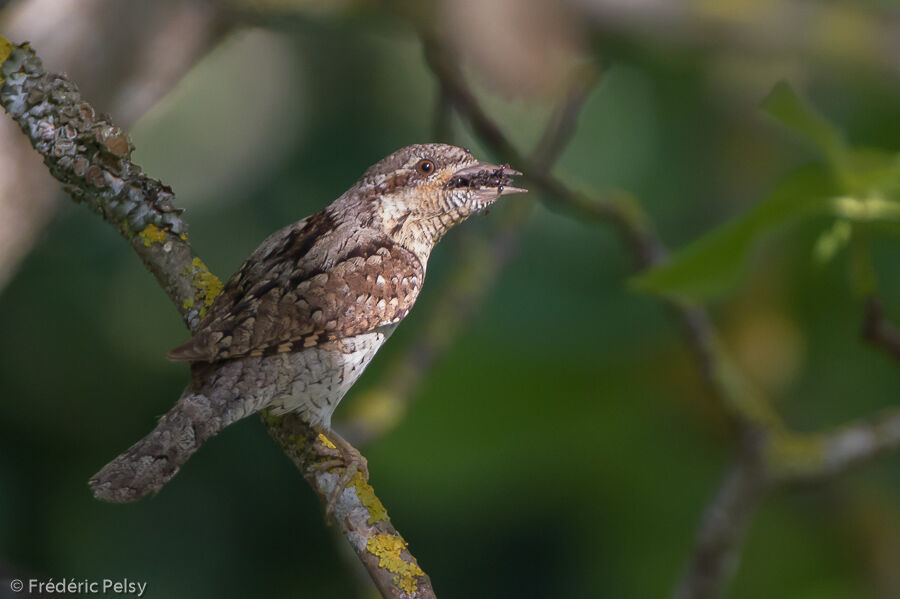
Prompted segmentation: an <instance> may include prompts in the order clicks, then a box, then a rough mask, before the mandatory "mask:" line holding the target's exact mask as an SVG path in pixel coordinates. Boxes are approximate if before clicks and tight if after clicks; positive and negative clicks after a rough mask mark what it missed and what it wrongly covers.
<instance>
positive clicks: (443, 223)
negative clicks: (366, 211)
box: [356, 144, 527, 259]
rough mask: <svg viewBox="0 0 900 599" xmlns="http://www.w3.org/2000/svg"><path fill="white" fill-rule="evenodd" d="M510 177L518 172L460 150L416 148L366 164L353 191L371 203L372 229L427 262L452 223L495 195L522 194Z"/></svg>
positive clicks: (490, 201) (443, 146) (481, 207)
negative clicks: (378, 229)
mask: <svg viewBox="0 0 900 599" xmlns="http://www.w3.org/2000/svg"><path fill="white" fill-rule="evenodd" d="M515 175H521V173H519V172H518V171H515V170H513V169H511V168H509V167H508V166H506V165H503V166H498V165H494V164H488V163H485V162H480V161H478V160H476V159H475V157H474V156H472V154H471V153H470V152H469V151H468V150H465V149H463V148H458V147H456V146H450V145H446V144H419V145H413V146H407V147H405V148H402V149H400V150H397V151H396V152H394V153H393V154H391V155H390V156H388V157H387V158H384V159H383V160H381V161H380V162H378V163H376V164H374V165H373V166H371V167H370V168H369V169H368V170H367V171H366V172H365V173H364V174H363V176H362V178H361V179H360V180H359V182H358V183H357V186H356V187H357V189H358V191H359V192H361V193H360V196H359V197H360V198H364V200H363V201H365V202H366V203H371V204H370V207H371V208H372V209H373V210H372V214H373V215H374V216H375V219H374V221H373V223H372V225H373V226H376V227H378V228H380V229H381V230H383V232H384V233H386V234H387V235H388V236H389V237H391V238H392V239H393V240H394V241H395V242H397V243H399V244H400V245H403V246H404V247H406V248H407V249H409V250H411V251H413V252H414V253H416V254H417V255H419V257H420V258H423V257H424V258H425V259H427V256H428V254H429V253H430V252H431V248H432V247H434V244H435V243H437V242H438V241H439V240H440V238H441V237H443V235H444V234H445V233H446V232H447V231H448V230H450V229H451V228H452V227H453V226H454V225H457V224H459V223H461V222H462V221H464V220H465V219H466V218H468V217H469V216H470V215H472V214H474V213H476V212H480V211H482V210H484V209H486V208H487V207H488V206H490V205H491V204H493V203H494V202H495V201H496V200H497V199H498V198H500V196H504V195H509V194H513V193H522V192H525V191H527V190H525V189H522V188H521V187H515V186H514V185H513V184H512V183H513V180H512V177H513V176H515ZM423 254H424V256H423Z"/></svg>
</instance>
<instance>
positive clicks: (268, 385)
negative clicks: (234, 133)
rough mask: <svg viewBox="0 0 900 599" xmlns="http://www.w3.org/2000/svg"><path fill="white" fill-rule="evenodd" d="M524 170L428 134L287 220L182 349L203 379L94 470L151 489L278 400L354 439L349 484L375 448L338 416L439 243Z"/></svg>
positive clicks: (133, 493)
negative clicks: (365, 448)
mask: <svg viewBox="0 0 900 599" xmlns="http://www.w3.org/2000/svg"><path fill="white" fill-rule="evenodd" d="M520 174H521V173H519V172H517V171H514V170H512V169H510V168H509V167H507V166H496V165H492V164H486V163H483V162H479V161H478V160H476V159H475V158H474V157H473V156H472V154H471V153H469V151H468V150H465V149H462V148H458V147H454V146H449V145H443V144H423V145H413V146H408V147H405V148H402V149H400V150H398V151H397V152H394V153H393V154H391V155H390V156H388V157H387V158H385V159H383V160H381V161H380V162H378V163H377V164H375V165H373V166H372V167H370V168H369V169H368V170H367V171H366V172H365V173H364V174H363V176H362V177H361V178H360V179H359V181H357V182H356V184H355V185H353V187H351V188H350V189H348V190H347V191H346V192H345V193H344V194H343V195H342V196H341V197H339V198H338V199H337V200H335V201H334V202H333V203H332V204H331V205H330V206H328V207H327V208H325V209H324V210H322V211H321V212H318V213H316V214H313V215H312V216H309V217H307V218H304V219H303V220H300V221H298V222H296V223H294V224H292V225H288V226H287V227H285V228H283V229H281V230H279V231H276V232H275V233H273V234H272V235H270V236H269V237H268V238H266V239H265V240H264V241H263V242H262V244H261V245H260V246H259V247H258V248H257V249H256V250H255V251H254V252H253V253H252V254H251V255H250V257H249V258H248V259H247V261H246V262H244V264H243V265H242V266H241V267H240V269H239V270H238V271H237V272H236V273H235V274H234V275H233V276H232V277H231V278H230V279H229V280H228V282H227V283H226V284H225V287H224V289H223V291H222V293H221V294H220V295H219V296H218V297H217V298H216V299H215V301H214V302H213V304H212V305H211V306H210V307H209V310H208V313H207V315H206V317H205V318H204V320H203V321H202V322H201V323H200V324H199V326H198V327H197V329H196V330H195V331H194V336H193V337H192V338H191V339H189V340H188V341H187V342H185V343H183V344H182V345H179V346H178V347H176V348H175V349H173V350H172V351H171V352H169V359H170V360H174V361H177V362H189V363H190V364H191V374H192V381H191V384H190V385H189V386H188V388H187V389H186V390H185V391H184V393H183V394H182V396H181V398H180V399H179V400H178V402H177V403H176V404H175V407H173V408H172V409H171V410H170V411H169V412H168V413H167V414H165V415H164V416H163V417H162V418H160V420H159V423H158V424H157V426H156V428H155V429H154V430H153V431H152V432H151V433H150V434H148V435H147V436H146V437H144V438H143V439H141V440H140V441H138V442H137V443H135V444H134V445H133V446H132V447H131V448H129V449H128V450H127V451H126V452H125V453H123V454H122V455H120V456H119V457H117V458H116V459H115V460H113V461H112V462H110V463H109V464H107V465H106V466H105V467H104V468H103V469H102V470H100V472H98V473H97V474H96V475H95V476H94V477H93V478H91V480H90V483H89V484H90V486H91V488H92V489H93V492H94V495H95V496H96V497H97V498H98V499H103V500H106V501H113V502H126V501H134V500H137V499H140V498H141V497H143V496H144V495H146V494H147V493H148V492H150V491H155V490H158V489H159V488H160V487H162V486H163V485H164V484H165V483H166V482H168V481H169V480H170V479H171V478H172V477H173V476H174V475H175V474H176V473H177V472H178V469H179V468H180V467H181V466H182V465H183V464H184V463H185V462H186V461H187V459H188V458H189V457H190V456H191V455H192V454H193V453H194V452H195V451H196V450H197V449H198V448H199V447H200V446H201V445H202V444H203V443H204V442H205V441H206V440H207V439H209V438H210V437H212V436H213V435H215V434H216V433H218V432H219V431H221V430H222V429H223V428H225V427H226V426H228V425H229V424H231V423H232V422H235V421H237V420H240V419H241V418H244V417H246V416H249V415H251V414H254V413H256V412H258V411H260V410H262V409H264V408H269V410H270V411H271V412H272V413H274V414H284V413H287V412H294V411H296V412H298V413H299V414H300V415H301V417H302V418H303V419H304V420H306V421H307V422H308V423H309V424H310V425H311V426H313V427H314V428H315V429H316V430H318V431H319V432H322V433H323V434H325V435H326V436H327V437H328V438H329V439H330V440H332V441H333V442H334V444H335V445H336V446H337V447H338V448H339V449H340V452H341V455H342V457H343V462H344V463H345V465H346V468H345V471H344V475H343V478H342V483H343V484H340V485H339V487H340V488H343V486H344V485H345V484H346V483H347V482H349V479H350V477H351V476H352V475H353V474H354V473H355V472H357V471H362V472H363V474H364V475H365V476H366V477H368V472H367V469H366V465H365V460H364V459H363V458H362V456H361V455H360V454H359V452H358V451H357V450H356V449H354V448H353V447H352V446H351V445H350V444H349V443H347V442H346V441H344V440H343V439H342V438H341V437H340V436H338V435H337V434H336V433H335V432H334V431H332V430H331V415H332V412H334V409H335V407H336V406H337V404H338V402H340V401H341V398H343V397H344V395H345V394H346V393H347V391H348V390H349V389H350V387H351V386H353V383H355V382H356V380H357V379H358V378H359V376H360V375H361V374H362V372H363V371H364V370H365V369H366V367H367V366H368V365H369V362H371V360H372V358H373V357H374V356H375V352H377V351H378V348H380V347H381V345H382V344H383V343H384V342H385V341H386V340H387V338H388V337H389V336H390V335H391V333H392V332H393V330H394V329H395V328H396V326H397V324H398V323H399V322H400V321H401V320H403V319H404V318H405V317H406V315H407V314H409V311H410V309H411V308H412V306H413V304H414V303H415V301H416V297H417V296H418V294H419V290H420V289H421V288H422V283H423V282H424V279H425V270H426V267H427V265H428V257H429V255H430V254H431V250H432V248H434V245H435V244H436V243H437V242H438V241H439V240H440V239H441V237H442V236H443V235H444V234H445V233H446V232H447V231H448V230H449V229H450V228H451V227H453V226H454V225H456V224H458V223H461V222H462V221H464V220H465V219H466V218H467V217H468V216H470V215H471V214H474V213H476V212H479V211H482V210H484V209H485V208H487V207H488V206H489V205H491V204H492V203H493V202H494V201H495V200H496V199H497V198H499V197H500V196H503V195H507V194H512V193H520V192H524V191H525V190H524V189H521V188H519V187H514V186H512V185H511V183H512V178H511V177H512V176H515V175H520Z"/></svg>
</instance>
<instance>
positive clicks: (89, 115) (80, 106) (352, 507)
mask: <svg viewBox="0 0 900 599" xmlns="http://www.w3.org/2000/svg"><path fill="white" fill-rule="evenodd" d="M0 103H2V105H3V107H4V108H5V109H6V111H7V112H8V113H9V114H10V116H11V117H12V118H13V119H14V120H15V121H16V122H17V123H18V124H19V126H20V127H21V128H22V131H23V132H24V133H25V135H26V136H27V137H28V139H29V140H30V141H31V144H32V145H33V146H34V148H35V149H36V150H37V151H38V152H39V153H40V154H41V156H43V158H44V162H45V163H46V165H47V167H48V168H49V169H50V172H51V174H52V175H53V176H54V177H55V178H56V179H57V180H59V181H60V182H61V183H62V184H63V188H64V189H65V190H66V192H68V193H69V195H71V196H72V198H73V199H74V200H75V201H76V202H78V203H81V204H84V205H86V206H87V207H88V208H89V209H91V210H93V211H94V212H96V213H97V214H99V215H100V216H101V217H102V218H103V219H104V220H106V221H107V222H108V223H110V224H111V225H112V226H113V227H115V228H116V230H118V231H119V233H120V234H121V235H122V236H123V237H124V238H125V239H126V240H128V242H129V243H130V244H131V246H132V248H133V249H134V250H135V252H136V253H137V254H138V256H140V258H141V260H142V261H143V262H144V264H145V265H146V266H147V268H148V269H149V270H150V272H151V273H153V275H154V276H155V277H156V279H157V281H158V282H159V284H160V286H161V287H162V288H163V289H164V290H165V292H166V294H167V295H168V296H169V299H171V300H172V302H173V303H174V304H175V307H176V309H177V310H178V311H179V312H180V313H181V315H182V318H183V319H184V321H185V323H186V324H187V326H188V327H189V328H191V329H193V328H194V327H196V326H197V324H198V323H199V321H200V320H201V319H202V317H203V316H204V315H205V312H206V308H207V307H208V306H209V305H210V304H211V303H212V301H213V299H214V298H215V296H216V294H218V292H219V291H220V290H221V288H222V285H221V283H220V282H219V279H218V278H216V276H215V275H213V274H212V273H210V272H209V269H208V268H207V267H206V265H205V264H204V263H203V262H202V261H201V260H200V258H199V257H198V256H196V254H195V253H194V251H193V249H192V248H191V246H190V243H189V242H188V237H187V225H186V223H185V222H184V221H183V220H182V218H181V216H180V214H181V211H180V210H179V209H177V208H175V207H174V204H173V202H174V199H175V198H174V194H173V193H172V190H171V189H170V188H169V187H167V186H166V185H164V184H162V183H161V182H159V181H157V180H156V179H152V178H150V177H148V176H147V175H146V174H144V173H142V172H141V170H140V167H138V166H137V165H135V164H134V163H132V162H131V152H132V149H133V147H132V145H131V143H130V142H129V140H128V138H127V136H126V135H125V133H124V132H123V131H122V130H121V129H120V128H119V127H117V126H116V125H114V124H112V123H110V122H109V120H108V119H107V118H106V117H104V116H102V115H98V114H97V113H96V111H95V110H94V108H93V107H92V106H91V105H90V104H88V103H87V102H83V101H82V100H81V96H80V94H79V92H78V89H77V87H76V86H75V84H74V83H72V82H71V81H69V80H68V79H67V78H66V77H64V76H61V75H54V74H48V73H46V72H45V71H44V68H43V65H42V63H41V61H40V59H39V58H38V57H37V56H36V55H35V53H34V51H33V50H32V49H31V47H29V46H28V45H27V44H23V45H21V46H12V45H11V44H10V43H9V42H8V41H7V40H6V39H5V38H2V37H0ZM264 421H265V422H266V426H267V427H268V429H269V433H270V434H271V435H272V437H273V438H274V439H275V440H276V441H278V443H279V444H280V445H281V446H282V448H283V449H284V451H285V453H286V454H287V455H288V457H289V458H290V459H291V460H292V461H293V462H294V463H295V464H296V465H297V467H298V468H299V469H300V471H301V472H302V473H303V475H304V477H305V478H306V480H307V481H308V482H309V484H310V485H311V486H312V487H313V490H314V491H315V492H316V493H317V494H318V495H319V497H320V498H326V497H330V496H331V494H332V492H333V490H334V489H335V485H336V484H337V483H338V480H339V479H340V475H339V473H337V472H321V471H320V470H319V469H317V468H316V464H318V463H320V462H323V461H326V460H330V459H331V458H332V456H331V454H330V453H329V451H328V448H327V447H324V446H323V443H326V441H325V440H323V439H320V438H319V437H318V435H317V434H316V433H315V432H314V431H312V429H310V428H309V427H308V426H306V425H305V424H304V423H303V422H302V421H300V419H299V418H298V417H296V416H293V415H289V416H285V417H282V418H275V417H268V416H264ZM335 515H336V516H337V518H336V522H337V524H338V526H340V527H341V531H342V533H343V534H344V536H345V537H346V538H347V540H348V541H349V542H350V544H351V545H352V547H353V549H354V551H356V554H357V555H358V556H359V558H360V561H361V562H362V563H363V564H364V566H365V567H366V569H367V570H368V572H369V574H370V575H371V576H372V579H373V580H374V581H375V584H376V586H377V587H378V588H379V590H380V591H381V593H382V594H383V596H384V597H390V598H398V599H399V598H400V597H403V598H417V599H418V598H422V599H427V598H432V597H434V591H433V590H432V588H431V582H430V580H429V578H428V576H427V575H426V574H425V572H423V571H422V569H421V568H419V566H418V564H417V563H416V560H415V558H414V557H413V556H412V555H411V554H410V553H409V551H408V550H407V548H406V541H405V540H404V539H403V537H402V536H400V534H399V533H398V532H397V530H396V529H395V528H394V527H393V526H392V525H391V523H390V520H389V519H388V517H387V512H386V511H385V509H384V506H383V505H382V504H381V502H380V501H379V500H378V498H377V496H376V495H375V493H374V491H373V489H372V487H371V486H369V485H368V484H367V483H366V482H365V481H364V480H363V479H362V477H361V476H357V477H356V478H354V479H353V482H352V485H350V486H348V487H347V488H346V489H344V491H343V495H341V497H340V500H339V501H338V504H337V505H336V507H335Z"/></svg>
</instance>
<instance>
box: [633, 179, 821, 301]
mask: <svg viewBox="0 0 900 599" xmlns="http://www.w3.org/2000/svg"><path fill="white" fill-rule="evenodd" d="M837 194H838V189H837V186H836V184H835V182H834V179H833V177H832V176H831V175H830V172H829V171H828V170H827V169H826V168H825V167H824V166H821V165H814V166H809V167H804V168H801V169H798V170H796V171H794V172H793V173H791V174H789V175H788V176H787V177H785V179H784V180H783V181H782V182H781V183H780V184H779V185H778V186H777V187H776V188H775V189H774V190H773V191H772V193H771V194H770V195H769V197H768V198H767V199H766V200H764V201H762V202H760V203H759V204H757V205H756V206H755V207H754V208H752V209H751V210H750V211H749V212H747V213H746V214H745V215H743V216H741V217H739V218H737V219H735V220H733V221H731V222H729V223H726V224H724V225H722V226H720V227H718V228H716V229H714V230H713V231H711V232H709V233H707V234H706V235H704V236H702V237H700V238H699V239H697V240H695V241H693V242H691V243H690V244H688V245H687V246H685V247H684V248H682V249H680V250H678V251H677V252H675V253H674V254H672V256H671V257H670V258H669V260H668V261H666V263H664V264H662V265H661V266H658V267H656V268H653V269H651V270H649V271H645V272H643V273H640V274H639V275H637V276H635V277H632V278H631V280H630V281H629V284H630V286H631V288H632V289H634V290H637V291H642V292H647V293H656V294H661V295H668V296H672V297H674V298H677V299H680V300H685V301H705V300H708V299H711V298H713V297H715V296H718V295H721V294H722V293H724V292H726V291H728V290H730V289H731V288H732V287H734V285H735V284H736V283H737V282H738V281H739V280H740V277H741V274H742V273H743V267H744V265H745V262H746V258H747V255H748V254H749V252H750V250H751V249H752V247H753V246H754V245H755V243H756V242H757V241H758V239H759V237H760V236H761V235H762V234H764V233H767V232H769V231H771V230H772V229H775V228H776V227H778V226H780V225H783V224H785V223H787V222H790V221H792V220H795V219H797V218H800V217H803V216H810V215H815V214H823V213H827V212H829V211H830V208H831V207H830V205H829V203H828V201H827V200H828V199H829V198H832V197H834V196H835V195H837Z"/></svg>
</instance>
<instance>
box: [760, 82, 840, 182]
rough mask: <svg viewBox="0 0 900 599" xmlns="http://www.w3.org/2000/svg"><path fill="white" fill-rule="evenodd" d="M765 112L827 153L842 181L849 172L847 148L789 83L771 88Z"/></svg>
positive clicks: (838, 134) (765, 102) (833, 129)
mask: <svg viewBox="0 0 900 599" xmlns="http://www.w3.org/2000/svg"><path fill="white" fill-rule="evenodd" d="M761 108H762V110H763V112H765V113H766V114H768V115H769V116H771V117H772V118H773V119H775V120H776V121H778V122H779V123H781V124H782V125H784V126H785V127H787V128H788V129H790V130H792V131H794V132H795V133H798V134H799V135H800V136H801V137H802V138H803V139H805V140H806V141H807V142H809V143H810V144H812V146H813V147H814V148H816V149H818V150H819V151H820V152H822V154H823V155H824V157H825V159H826V160H828V162H829V163H830V164H831V167H832V168H833V169H834V170H835V171H836V172H837V173H838V174H839V176H840V178H841V179H842V180H844V179H845V175H846V173H847V170H848V168H847V148H846V146H845V144H844V141H843V139H842V137H841V134H840V132H839V131H838V130H837V128H836V127H835V126H834V125H832V124H831V123H830V122H828V121H827V120H826V119H825V118H823V117H822V116H821V115H820V114H819V113H818V112H816V110H815V109H814V108H813V107H812V106H810V105H809V104H808V103H806V102H805V101H803V100H802V99H801V98H800V97H799V96H798V95H797V94H796V92H794V90H793V89H792V88H791V86H790V85H788V84H787V83H786V82H784V81H781V82H779V83H778V84H777V85H775V87H774V88H773V89H772V91H771V92H770V93H769V95H768V97H767V98H766V99H765V100H763V102H762V106H761Z"/></svg>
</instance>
